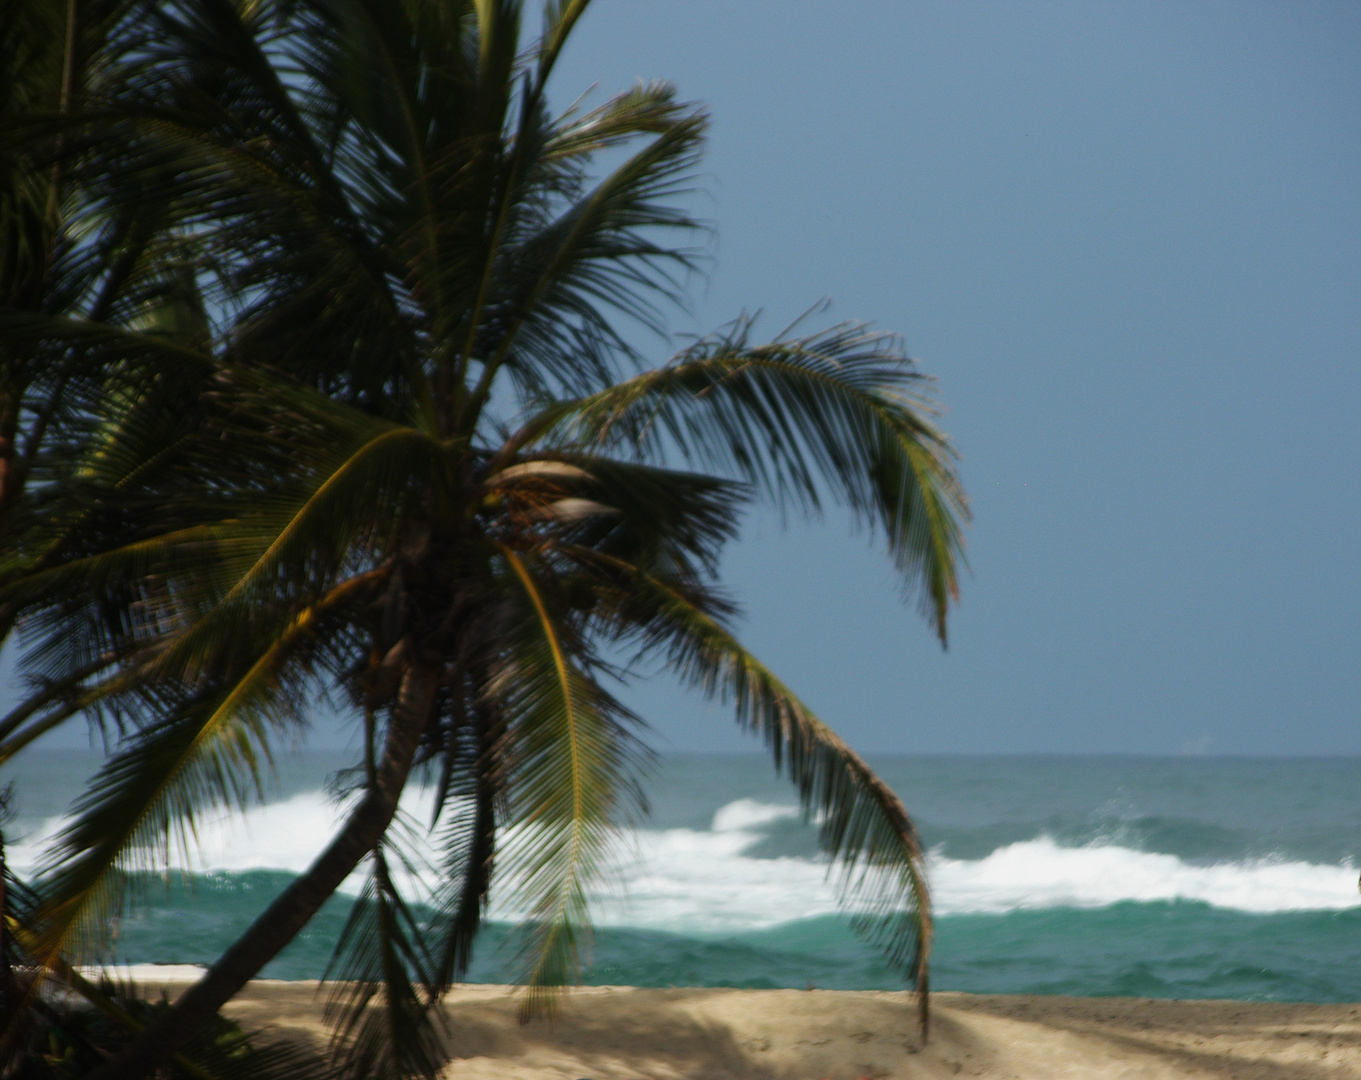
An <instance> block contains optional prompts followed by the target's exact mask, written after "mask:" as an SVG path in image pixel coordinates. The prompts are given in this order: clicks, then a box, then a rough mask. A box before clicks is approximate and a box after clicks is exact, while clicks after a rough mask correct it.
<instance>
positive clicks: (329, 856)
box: [86, 665, 440, 1080]
mask: <svg viewBox="0 0 1361 1080" xmlns="http://www.w3.org/2000/svg"><path fill="white" fill-rule="evenodd" d="M439 679H440V669H439V668H438V667H433V666H426V665H417V666H413V667H411V668H408V669H407V671H406V673H405V674H404V675H403V677H402V684H401V687H400V689H399V691H398V698H397V707H396V708H395V709H394V710H393V716H392V721H391V724H390V725H389V727H388V733H387V742H386V745H385V746H384V748H383V757H382V761H381V762H380V763H379V766H378V771H377V775H376V777H375V780H374V783H373V785H372V786H371V787H370V788H369V791H368V793H367V794H366V795H365V796H364V798H363V799H362V800H361V801H360V803H359V805H358V806H357V807H355V809H354V810H353V812H352V813H351V814H350V816H349V818H348V819H347V820H346V822H345V825H344V827H343V828H342V829H341V830H340V832H339V833H338V834H337V835H336V838H335V839H334V840H333V841H332V842H331V846H330V847H328V848H327V849H326V850H325V851H324V852H322V854H321V855H320V856H319V857H318V858H317V860H316V862H314V863H313V864H312V865H311V866H310V867H309V868H308V870H307V872H306V873H305V874H303V875H302V876H301V877H300V878H298V879H297V880H296V881H294V882H293V883H292V884H291V885H289V886H288V888H287V889H285V890H284V891H283V892H282V893H280V894H279V896H278V897H277V898H276V899H275V900H274V902H273V903H272V904H270V905H269V907H268V908H266V909H265V911H264V914H262V915H261V916H260V917H259V918H257V919H256V920H255V922H254V923H253V924H252V925H251V927H250V929H248V930H247V931H246V932H245V933H244V934H242V935H241V937H239V938H237V940H236V941H235V942H234V943H233V944H232V945H231V947H230V948H228V949H227V951H226V952H224V953H223V954H222V956H221V957H220V958H219V959H218V961H217V963H216V964H214V965H213V966H212V968H210V969H209V971H208V973H207V974H206V975H204V976H203V978H202V979H200V980H199V981H198V982H196V983H195V984H194V985H193V986H192V987H190V988H189V989H188V990H187V991H185V993H184V994H183V995H182V996H181V997H180V999H179V1000H178V1001H176V1002H175V1006H174V1008H172V1009H171V1010H170V1011H169V1012H168V1013H166V1014H165V1016H164V1017H162V1018H161V1020H159V1021H158V1022H157V1023H155V1024H154V1025H152V1026H151V1027H150V1028H148V1029H147V1031H146V1032H145V1033H144V1034H143V1035H142V1037H141V1038H139V1039H138V1040H137V1041H136V1042H135V1043H133V1044H132V1046H130V1047H129V1048H128V1049H126V1050H124V1051H123V1053H121V1054H119V1055H118V1056H117V1057H116V1058H113V1059H111V1060H110V1061H107V1062H105V1063H104V1064H103V1065H101V1066H100V1067H99V1068H98V1069H96V1070H94V1072H92V1073H90V1074H89V1076H88V1077H87V1078H86V1080H140V1078H142V1077H145V1076H148V1075H149V1074H150V1073H151V1072H152V1071H153V1070H154V1069H156V1067H157V1066H158V1065H160V1064H161V1063H162V1062H164V1061H166V1060H167V1059H168V1058H169V1057H170V1055H171V1054H172V1053H174V1052H175V1051H176V1050H179V1049H181V1048H182V1047H184V1046H185V1045H186V1044H187V1043H188V1042H189V1040H190V1038H191V1037H192V1036H193V1035H194V1033H195V1032H196V1031H198V1029H199V1028H200V1027H202V1026H203V1024H204V1023H206V1022H207V1021H208V1020H209V1019H210V1018H211V1017H212V1016H213V1015H214V1014H215V1013H216V1012H217V1010H218V1009H220V1008H221V1007H222V1006H223V1005H225V1004H226V1003H227V1002H228V1001H230V1000H231V998H232V997H233V996H234V995H235V994H236V993H237V992H238V991H239V990H240V989H241V988H242V987H243V986H245V985H246V983H247V982H249V981H250V980H251V979H252V978H254V977H255V976H256V975H257V974H258V973H259V971H260V969H261V968H262V967H264V966H265V964H267V963H268V962H269V961H270V960H272V959H273V958H274V957H275V956H276V955H277V954H278V953H279V951H280V950H281V949H282V948H283V947H284V946H285V945H287V944H288V943H289V942H290V941H292V940H293V938H294V937H295V936H296V935H297V933H298V932H299V931H300V930H301V929H302V928H303V927H304V926H306V925H307V923H308V921H309V920H311V918H312V916H313V915H315V914H316V913H317V910H318V909H319V908H320V907H321V905H322V904H324V903H325V902H326V901H327V900H328V899H329V898H330V897H331V895H332V894H333V893H334V892H335V891H336V889H337V888H338V887H339V886H340V883H341V882H342V881H344V880H345V879H346V878H347V877H348V876H349V875H350V872H351V871H352V870H354V868H355V867H356V866H357V865H358V864H359V861H360V860H361V859H362V858H363V857H364V856H365V855H366V854H367V853H368V852H369V851H371V850H372V849H373V846H374V845H375V844H376V843H377V842H378V840H379V839H380V838H381V837H382V835H383V833H384V831H385V830H386V829H387V827H388V824H389V822H391V821H392V816H393V814H394V813H396V810H397V800H398V798H399V797H400V796H401V793H402V788H403V787H404V786H405V785H406V778H407V774H408V773H409V772H410V771H411V762H412V759H413V758H414V757H415V754H416V746H417V744H418V743H419V742H420V736H421V732H422V730H423V729H424V728H425V725H426V722H427V721H428V720H429V718H430V713H431V710H432V708H433V706H434V702H435V693H436V690H437V689H438V687H439Z"/></svg>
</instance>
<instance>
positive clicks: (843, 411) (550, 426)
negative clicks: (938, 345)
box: [514, 320, 968, 640]
mask: <svg viewBox="0 0 1361 1080" xmlns="http://www.w3.org/2000/svg"><path fill="white" fill-rule="evenodd" d="M750 329H751V325H750V322H749V321H748V320H742V321H739V322H738V323H737V324H735V325H734V326H733V327H732V328H730V330H729V331H728V332H727V333H724V334H721V335H716V336H715V337H712V338H707V339H704V340H703V341H700V342H699V343H697V344H696V345H695V346H693V347H692V348H690V349H688V350H686V351H685V352H683V353H681V354H680V355H679V356H677V357H676V358H675V359H674V360H673V361H672V362H671V363H669V364H667V365H666V366H664V367H661V368H657V369H655V370H653V371H649V372H644V373H643V374H641V375H638V376H635V377H634V378H632V379H628V380H626V381H624V382H621V383H619V384H618V385H616V386H612V387H609V388H607V389H604V390H601V391H599V392H598V393H596V394H593V395H590V396H589V397H586V398H582V399H579V400H578V401H575V402H562V403H555V404H553V405H550V406H548V407H547V408H546V409H544V410H543V412H542V413H540V415H539V416H538V417H536V418H534V419H532V420H531V421H530V422H529V423H527V424H526V425H525V428H524V429H523V430H522V432H521V434H520V435H519V436H518V437H517V439H516V440H515V441H514V442H515V443H523V444H530V443H532V442H535V441H548V442H549V444H550V445H551V444H552V440H554V439H555V438H561V439H565V440H568V441H569V444H570V445H573V446H582V447H594V446H600V447H605V446H609V447H619V448H621V449H623V450H624V451H626V452H628V451H633V452H637V453H643V454H646V455H648V456H654V457H655V456H665V455H666V454H667V453H668V452H670V453H680V454H681V455H683V456H684V457H685V458H686V459H688V460H691V461H695V462H698V463H701V464H703V465H706V466H708V467H710V468H717V469H720V470H724V471H727V472H730V473H735V474H736V475H737V476H738V477H740V478H741V479H743V480H746V481H748V482H749V483H752V484H753V485H755V486H756V488H757V490H759V491H760V492H762V493H763V494H764V495H765V496H766V497H768V498H770V499H771V500H772V501H773V502H774V503H775V505H777V506H779V507H781V508H784V507H790V506H792V507H797V508H800V509H803V510H806V511H817V510H818V508H819V507H820V506H821V503H822V500H823V498H825V497H826V496H828V495H830V496H831V497H832V498H833V499H834V500H835V501H837V502H840V503H842V504H844V505H846V506H847V507H848V508H849V509H850V510H851V512H852V513H853V514H854V515H855V517H856V518H857V520H860V521H862V522H864V523H866V524H868V525H870V526H871V527H874V528H882V529H883V531H884V535H885V539H886V541H887V544H888V549H889V554H890V556H891V557H892V558H893V560H894V563H895V565H896V566H897V568H898V570H899V572H900V573H901V574H902V578H903V583H904V588H905V589H906V590H908V591H909V592H913V591H916V592H918V593H919V596H920V603H921V606H922V609H923V613H924V614H926V615H927V616H928V617H929V618H930V619H931V621H932V624H933V625H934V627H935V629H936V632H937V633H938V634H939V635H940V636H941V639H942V640H944V637H945V612H946V608H947V607H948V605H949V603H950V601H951V600H952V599H954V598H955V596H956V595H957V594H958V580H957V575H956V566H957V564H958V562H959V560H960V558H961V556H962V538H961V527H962V524H963V522H964V520H966V519H967V513H968V512H967V505H966V503H965V500H964V496H963V492H962V490H961V488H960V487H959V483H958V480H957V478H956V476H955V473H954V469H953V451H952V450H951V448H950V444H949V442H948V441H947V440H946V438H945V436H944V435H943V434H941V433H940V432H939V431H938V430H937V428H936V427H935V425H934V423H933V422H932V412H933V410H932V408H931V404H930V401H929V398H928V397H926V396H925V391H926V390H927V389H928V384H927V383H926V381H925V380H924V378H923V377H922V376H921V375H919V374H918V373H917V372H916V371H915V370H914V369H913V368H912V367H911V365H910V364H909V363H908V361H907V360H906V358H905V357H904V356H903V354H902V352H901V350H900V348H899V347H898V343H897V341H896V339H895V338H893V337H892V336H890V335H884V334H878V333H873V332H871V331H869V330H868V329H867V328H865V327H863V326H860V325H858V324H844V325H842V326H839V327H834V328H832V329H831V330H829V331H825V332H823V333H819V334H814V335H811V336H806V337H802V338H786V339H781V340H777V341H775V342H773V343H771V344H769V345H757V346H753V345H750V344H749V341H748V338H749V334H750Z"/></svg>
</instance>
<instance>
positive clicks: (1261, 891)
mask: <svg viewBox="0 0 1361 1080" xmlns="http://www.w3.org/2000/svg"><path fill="white" fill-rule="evenodd" d="M431 799H432V793H431V792H430V790H429V789H424V788H413V789H412V790H411V791H409V792H408V795H407V797H406V798H404V799H403V803H402V806H403V810H404V812H405V813H406V814H407V815H409V818H410V820H411V821H413V823H417V824H419V823H423V822H428V821H429V818H430V811H431V805H432V804H431ZM344 812H345V805H344V804H343V803H337V802H336V801H334V800H333V799H331V798H329V797H328V796H326V795H324V794H323V793H321V792H310V793H306V794H302V795H297V796H294V797H293V798H290V799H287V800H284V801H281V802H276V803H272V804H270V805H268V806H264V807H258V808H253V809H251V810H249V811H248V812H247V813H245V814H238V815H232V816H227V815H223V816H222V817H220V818H218V819H215V820H212V821H205V822H204V823H203V824H202V825H201V827H200V829H199V844H198V847H197V849H196V851H195V853H194V854H193V856H192V857H191V858H190V859H189V860H188V861H186V860H185V859H184V858H183V857H182V856H178V855H174V854H173V853H172V858H171V860H170V863H171V865H172V866H174V867H181V868H184V869H190V870H195V871H210V872H212V871H218V872H242V871H249V870H286V871H292V872H294V873H297V872H300V871H302V870H303V869H304V868H305V867H306V866H307V865H308V864H309V863H310V862H311V860H312V859H313V858H314V857H315V856H316V854H317V853H318V852H319V851H320V850H321V849H322V848H323V847H324V845H325V844H326V842H327V841H328V840H329V839H330V837H331V835H332V834H333V833H334V831H335V829H336V827H337V825H338V823H339V821H340V820H341V819H342V818H343V816H344ZM794 816H796V811H795V810H794V809H793V808H791V807H788V806H775V805H770V804H765V803H760V802H756V801H754V800H751V799H739V800H737V801H735V802H731V803H728V804H727V805H726V806H724V807H722V808H720V809H719V810H718V811H717V812H716V813H715V814H714V817H713V821H712V827H711V828H710V829H708V830H696V829H643V830H640V831H638V832H637V833H635V834H632V835H630V836H626V837H624V838H623V840H622V842H621V844H620V850H619V859H618V862H617V866H616V868H615V871H614V872H613V873H612V874H611V875H610V877H609V885H610V887H608V888H607V889H605V890H604V892H603V893H602V895H600V896H599V897H598V898H597V900H596V902H595V904H594V907H595V917H596V919H597V921H598V922H599V923H600V924H602V925H615V926H635V927H639V928H657V929H668V930H671V931H674V932H680V933H687V932H688V933H718V932H740V931H743V930H757V929H761V928H765V927H771V926H777V925H780V924H782V923H787V922H791V921H794V920H797V919H804V918H811V917H815V916H819V915H826V914H831V913H833V912H835V911H837V910H838V909H837V902H836V895H835V889H834V884H833V882H831V881H829V880H828V876H827V873H826V866H825V864H823V863H821V862H818V861H816V860H812V859H804V858H794V857H785V858H775V859H759V858H753V857H751V856H748V855H747V854H745V852H746V851H747V849H748V848H750V847H751V845H752V844H753V843H754V842H756V841H757V840H759V839H760V838H761V836H762V827H763V826H767V825H769V824H770V823H772V822H775V821H779V820H782V819H786V818H790V817H794ZM61 824H62V822H61V821H60V820H58V819H52V820H50V821H47V822H45V823H43V825H42V826H41V827H40V828H39V829H37V830H35V831H33V832H32V833H31V834H30V835H29V836H28V837H27V838H25V839H23V840H21V841H19V842H18V843H16V844H14V845H13V846H12V847H11V849H10V851H9V856H10V860H11V865H12V866H13V867H14V868H15V870H17V871H18V872H19V873H21V874H23V873H28V872H31V871H32V870H33V869H34V868H35V867H36V866H37V865H38V864H39V854H40V851H41V849H42V847H43V846H44V845H45V842H46V841H47V840H48V839H50V838H51V837H52V836H53V835H54V834H55V833H56V832H57V831H58V830H59V828H60V827H61ZM503 839H505V840H507V841H508V842H511V841H513V837H503ZM413 854H414V855H415V857H416V860H417V862H418V863H419V862H420V861H421V858H422V857H423V856H424V857H426V858H427V859H428V861H429V862H431V863H432V864H433V863H434V862H435V861H436V860H435V859H434V858H433V856H432V854H431V853H430V852H429V851H428V850H427V851H424V852H423V851H420V850H417V851H415V852H413ZM928 868H929V871H930V876H931V882H932V888H933V895H934V899H935V904H936V911H937V913H938V914H940V915H947V916H948V915H951V914H964V913H971V912H972V913H1003V912H1008V911H1015V910H1021V909H1041V908H1052V907H1088V908H1094V907H1103V906H1106V905H1109V904H1114V903H1118V902H1120V901H1143V902H1148V901H1170V900H1192V901H1201V902H1204V903H1207V904H1210V905H1213V906H1215V907H1220V908H1229V909H1234V910H1238V911H1245V912H1257V913H1266V912H1281V911H1306V910H1324V911H1326V910H1340V909H1343V908H1349V907H1354V906H1357V905H1358V904H1361V896H1358V893H1357V879H1356V874H1357V871H1356V869H1355V868H1354V867H1352V866H1350V865H1331V866H1329V865H1319V864H1315V863H1305V862H1297V861H1294V862H1292V861H1285V860H1269V859H1265V860H1246V861H1238V862H1226V863H1216V864H1212V865H1204V866H1202V865H1196V864H1192V863H1188V862H1185V861H1184V860H1182V859H1179V858H1177V857H1176V856H1174V855H1165V854H1158V853H1153V852H1144V851H1136V850H1133V849H1131V848H1129V847H1124V846H1120V845H1119V844H1118V843H1116V842H1113V841H1103V842H1098V843H1093V844H1090V845H1088V846H1084V847H1061V846H1059V845H1058V844H1057V843H1055V842H1054V841H1053V840H1051V839H1049V838H1047V837H1039V838H1036V839H1032V840H1026V841H1023V842H1020V843H1015V844H1010V845H1007V846H1006V847H1001V848H998V849H996V850H995V851H993V852H992V853H991V854H989V855H988V856H986V857H985V858H982V859H976V860H966V859H952V858H949V857H947V856H945V855H943V854H941V853H939V852H933V853H932V854H931V855H930V856H929V857H928ZM422 876H424V877H426V878H427V880H428V879H429V878H430V877H431V876H432V875H431V874H429V873H426V874H424V875H422ZM417 885H418V883H417V882H415V881H411V880H408V881H407V886H408V888H411V889H415V888H416V887H417ZM358 887H359V879H358V878H354V879H351V881H349V882H347V883H346V886H345V891H347V892H351V893H353V892H354V891H356V890H357V889H358ZM505 895H506V894H505V893H504V892H503V893H502V894H501V896H502V897H503V896H505ZM491 913H492V916H493V917H494V918H498V917H499V918H514V917H516V916H517V915H518V914H519V912H517V911H515V910H514V908H513V907H511V906H509V905H508V904H507V903H506V902H505V901H504V900H503V899H501V897H498V896H494V897H493V905H492V912H491Z"/></svg>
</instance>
